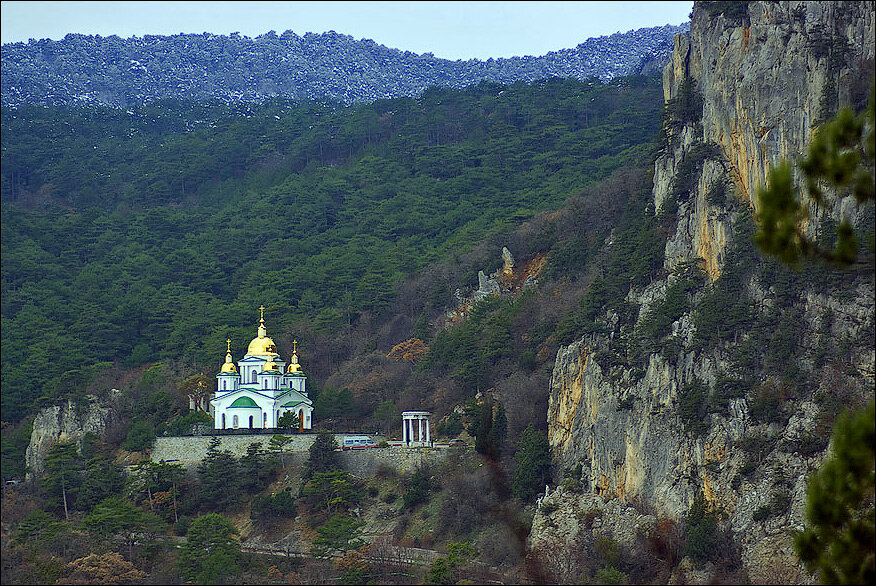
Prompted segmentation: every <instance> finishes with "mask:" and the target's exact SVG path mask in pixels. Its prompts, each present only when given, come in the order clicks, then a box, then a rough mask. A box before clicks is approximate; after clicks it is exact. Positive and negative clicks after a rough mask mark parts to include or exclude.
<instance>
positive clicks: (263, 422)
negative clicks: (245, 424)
mask: <svg viewBox="0 0 876 586" xmlns="http://www.w3.org/2000/svg"><path fill="white" fill-rule="evenodd" d="M267 426H268V414H267V413H265V414H264V421H262V429H264V428H266V427H267Z"/></svg>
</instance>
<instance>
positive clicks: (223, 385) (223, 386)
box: [222, 381, 228, 391]
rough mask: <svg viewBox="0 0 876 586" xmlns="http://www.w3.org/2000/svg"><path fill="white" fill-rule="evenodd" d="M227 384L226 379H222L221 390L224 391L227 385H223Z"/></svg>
mask: <svg viewBox="0 0 876 586" xmlns="http://www.w3.org/2000/svg"><path fill="white" fill-rule="evenodd" d="M227 384H228V381H222V390H223V391H224V390H225V389H226V388H228V387H226V386H225V385H227Z"/></svg>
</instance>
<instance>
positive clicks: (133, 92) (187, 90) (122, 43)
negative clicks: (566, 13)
mask: <svg viewBox="0 0 876 586" xmlns="http://www.w3.org/2000/svg"><path fill="white" fill-rule="evenodd" d="M687 30H689V24H687V23H685V24H682V25H678V26H674V25H664V26H662V27H651V28H643V29H636V30H631V31H627V32H626V33H621V32H618V33H615V34H613V35H609V36H602V37H594V38H590V39H587V40H586V41H585V42H583V43H580V44H579V45H577V46H576V47H575V48H574V49H563V50H559V51H553V52H549V53H547V54H545V55H542V56H537V57H532V56H524V57H511V58H498V59H492V58H491V59H488V60H486V61H482V60H478V59H469V60H456V61H452V60H449V59H441V58H437V57H435V56H434V55H432V54H431V53H424V54H421V55H418V54H415V53H411V52H410V51H402V50H399V49H393V48H389V47H386V46H384V45H380V44H378V43H376V42H375V41H373V40H370V39H360V40H356V39H354V38H353V37H352V36H349V35H344V34H339V33H336V32H334V31H329V32H326V33H321V34H317V33H306V34H305V35H303V36H300V35H297V34H296V33H294V32H292V31H289V30H287V31H285V32H283V33H282V34H280V35H277V34H276V33H275V32H274V31H270V32H268V33H265V34H263V35H259V36H257V37H255V38H250V37H246V36H241V35H239V34H237V33H232V34H231V35H228V36H225V35H213V34H211V33H202V34H179V35H173V36H161V35H144V36H143V37H130V38H128V39H122V38H120V37H118V36H115V35H112V36H109V37H101V36H99V35H94V36H91V35H81V34H72V33H71V34H68V35H67V36H65V37H64V39H62V40H59V41H53V40H51V39H42V40H35V39H31V40H30V41H28V42H27V43H23V42H18V43H7V44H4V45H3V54H2V67H3V78H2V80H0V89H2V99H0V102H2V105H4V106H11V107H16V106H18V105H21V104H23V103H31V104H38V105H43V106H59V105H77V104H100V105H113V106H118V107H125V106H130V105H133V104H142V103H147V102H150V101H153V100H155V99H160V98H178V99H197V100H217V99H218V100H221V101H227V102H248V101H263V100H265V99H268V98H272V97H286V98H293V99H299V100H313V99H323V98H327V99H330V100H335V101H340V102H343V103H346V104H352V103H362V102H370V101H374V100H377V99H387V98H395V97H410V96H415V95H418V94H419V93H421V92H422V91H423V90H425V89H426V88H428V87H432V86H440V87H448V88H454V89H461V88H463V87H466V86H468V85H472V84H475V83H478V82H481V81H487V82H495V83H513V82H516V81H526V82H531V81H535V80H538V79H544V78H549V77H573V78H576V79H587V78H593V77H596V78H599V79H600V80H602V81H608V80H611V79H614V78H616V77H620V76H624V75H629V74H633V73H641V72H657V71H659V70H660V68H662V66H663V65H665V64H666V63H667V62H668V59H669V55H670V53H671V52H672V47H673V39H674V37H675V36H676V35H677V34H679V33H685V32H686V31H687Z"/></svg>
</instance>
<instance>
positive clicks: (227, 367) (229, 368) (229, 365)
mask: <svg viewBox="0 0 876 586" xmlns="http://www.w3.org/2000/svg"><path fill="white" fill-rule="evenodd" d="M225 343H226V344H228V353H227V354H225V364H223V365H222V369H221V371H220V372H233V373H237V367H236V366H234V362H233V361H232V358H231V340H225Z"/></svg>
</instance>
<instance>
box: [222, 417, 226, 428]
mask: <svg viewBox="0 0 876 586" xmlns="http://www.w3.org/2000/svg"><path fill="white" fill-rule="evenodd" d="M222 429H225V414H224V413H223V414H222Z"/></svg>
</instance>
